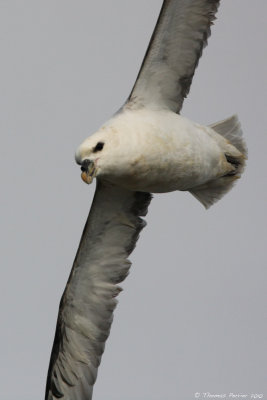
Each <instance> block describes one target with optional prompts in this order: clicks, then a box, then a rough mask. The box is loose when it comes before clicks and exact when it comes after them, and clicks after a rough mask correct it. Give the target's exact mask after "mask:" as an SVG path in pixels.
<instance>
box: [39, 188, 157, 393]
mask: <svg viewBox="0 0 267 400" xmlns="http://www.w3.org/2000/svg"><path fill="white" fill-rule="evenodd" d="M150 200H151V195H150V194H149V193H141V192H131V191H128V190H125V189H122V188H118V187H116V186H112V185H108V184H104V183H102V182H100V181H98V183H97V189H96V193H95V197H94V200H93V204H92V207H91V210H90V213H89V217H88V219H87V222H86V225H85V228H84V231H83V234H82V238H81V242H80V245H79V248H78V251H77V255H76V258H75V260H74V264H73V267H72V271H71V274H70V277H69V280H68V282H67V285H66V288H65V291H64V293H63V296H62V299H61V302H60V307H59V314H58V321H57V327H56V334H55V339H54V345H53V349H52V354H51V360H50V365H49V370H48V377H47V386H46V396H45V399H46V400H54V399H60V398H62V399H64V400H90V399H91V396H92V390H93V385H94V382H95V380H96V376H97V369H98V366H99V364H100V360H101V356H102V353H103V351H104V347H105V341H106V339H107V337H108V336H109V331H110V326H111V323H112V317H113V310H114V308H115V307H116V303H117V300H116V296H117V295H118V294H119V292H120V290H121V289H120V288H119V287H118V286H117V284H118V283H119V282H121V281H123V280H124V279H125V277H126V276H127V274H128V271H129V268H130V265H131V263H130V261H129V260H128V259H127V257H128V255H129V254H130V253H131V252H132V250H133V249H134V247H135V244H136V241H137V239H138V236H139V232H140V231H141V230H142V228H143V227H144V225H145V222H144V220H143V219H142V218H140V216H143V215H145V214H146V212H147V208H148V205H149V203H150Z"/></svg>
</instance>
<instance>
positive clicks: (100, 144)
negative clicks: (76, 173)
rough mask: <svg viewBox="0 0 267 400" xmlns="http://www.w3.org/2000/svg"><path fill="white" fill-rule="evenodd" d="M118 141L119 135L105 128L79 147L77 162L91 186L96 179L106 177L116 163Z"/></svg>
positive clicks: (82, 175)
mask: <svg viewBox="0 0 267 400" xmlns="http://www.w3.org/2000/svg"><path fill="white" fill-rule="evenodd" d="M111 133H112V134H111ZM118 140H119V139H118V134H116V132H114V131H113V132H111V130H110V128H109V127H106V126H104V127H102V128H100V130H99V131H97V132H96V133H94V134H93V135H92V136H89V137H88V138H87V139H86V140H85V141H84V142H83V143H82V144H81V145H80V146H79V147H78V149H77V151H76V153H75V160H76V162H77V164H79V165H80V166H81V170H82V174H81V178H82V180H83V181H84V182H86V183H88V184H90V183H91V182H92V181H93V179H94V177H96V176H98V175H105V174H106V173H107V171H108V170H109V169H110V167H111V166H112V165H113V164H115V163H116V159H117V156H118V155H117V154H116V149H117V148H118Z"/></svg>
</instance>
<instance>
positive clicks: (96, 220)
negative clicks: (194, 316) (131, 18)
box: [45, 0, 246, 400]
mask: <svg viewBox="0 0 267 400" xmlns="http://www.w3.org/2000/svg"><path fill="white" fill-rule="evenodd" d="M218 6H219V0H165V1H164V2H163V5H162V9H161V12H160V15H159V19H158V21H157V24H156V27H155V29H154V32H153V35H152V38H151V41H150V44H149V47H148V50H147V52H146V55H145V58H144V61H143V63H142V66H141V69H140V72H139V74H138V77H137V80H136V82H135V84H134V87H133V89H132V92H131V94H130V96H129V98H128V99H127V101H126V103H125V104H124V105H123V107H122V108H121V109H120V110H119V111H118V112H117V113H116V114H115V115H114V116H113V117H112V118H111V119H110V120H109V121H108V122H106V123H105V124H104V125H103V126H102V127H101V128H100V129H99V130H98V131H97V132H96V133H94V134H93V135H92V136H90V137H89V138H88V139H86V140H85V141H84V142H83V143H82V144H81V145H80V146H79V148H78V149H77V151H76V161H77V163H78V164H79V165H80V166H81V170H82V179H83V180H84V181H85V182H86V183H91V182H92V180H93V179H94V178H95V177H96V181H97V184H96V191H95V195H94V200H93V203H92V206H91V210H90V213H89V217H88V219H87V222H86V225H85V228H84V231H83V234H82V238H81V241H80V245H79V248H78V251H77V254H76V257H75V260H74V264H73V267H72V270H71V273H70V277H69V279H68V282H67V285H66V288H65V291H64V293H63V296H62V298H61V302H60V306H59V314H58V321H57V327H56V333H55V339H54V345H53V349H52V354H51V359H50V365H49V370H48V377H47V386H46V395H45V400H55V399H64V400H90V399H91V398H92V391H93V385H94V383H95V380H96V376H97V370H98V367H99V364H100V361H101V356H102V354H103V351H104V347H105V342H106V339H107V338H108V336H109V331H110V327H111V323H112V318H113V310H114V308H115V307H116V304H117V300H116V296H117V295H118V294H119V292H120V291H121V289H120V287H119V286H117V284H118V283H120V282H121V281H123V280H124V279H125V277H126V276H127V274H128V272H129V268H130V266H131V263H130V261H129V260H128V256H129V254H130V253H131V252H132V250H133V249H134V247H135V245H136V242H137V239H138V236H139V233H140V231H141V230H142V229H143V227H144V226H145V222H144V220H143V219H142V216H145V215H146V213H147V208H148V205H149V203H150V201H151V193H159V192H169V191H174V190H182V191H184V190H187V191H189V192H191V193H192V194H193V195H194V196H195V197H196V198H197V199H198V200H199V201H200V202H201V203H202V204H203V205H204V206H205V207H206V208H207V207H209V206H210V205H212V204H213V203H214V202H215V201H217V200H219V199H220V198H221V197H222V196H223V195H224V194H225V193H226V192H227V191H228V190H229V189H230V188H231V187H232V185H233V183H234V182H235V180H236V179H237V178H239V177H240V174H241V173H242V171H243V169H244V165H245V159H246V146H245V143H244V141H243V139H242V131H241V127H240V123H239V121H238V118H237V117H236V116H233V117H230V118H228V119H226V120H224V121H221V122H218V123H216V124H213V125H211V126H202V125H200V124H197V123H195V122H192V121H190V120H188V119H186V118H184V117H182V116H181V115H180V110H181V108H182V105H183V100H184V98H185V97H186V95H187V94H188V92H189V89H190V85H191V82H192V78H193V75H194V72H195V68H196V67H197V64H198V60H199V58H200V56H201V54H202V50H203V47H204V46H205V45H206V43H207V38H208V37H209V35H210V26H211V24H212V22H213V20H214V19H215V14H216V11H217V9H218Z"/></svg>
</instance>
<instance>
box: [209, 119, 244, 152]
mask: <svg viewBox="0 0 267 400" xmlns="http://www.w3.org/2000/svg"><path fill="white" fill-rule="evenodd" d="M210 128H212V129H213V130H214V131H215V132H217V133H219V134H220V135H222V136H223V137H224V138H225V139H227V140H229V142H231V143H232V144H233V145H234V146H235V147H236V148H237V150H239V151H240V152H241V153H242V154H243V155H244V156H245V157H246V156H247V146H246V143H245V141H244V139H243V132H242V128H241V124H240V122H239V119H238V116H237V115H232V116H231V117H229V118H227V119H224V120H223V121H219V122H216V123H215V124H212V125H210Z"/></svg>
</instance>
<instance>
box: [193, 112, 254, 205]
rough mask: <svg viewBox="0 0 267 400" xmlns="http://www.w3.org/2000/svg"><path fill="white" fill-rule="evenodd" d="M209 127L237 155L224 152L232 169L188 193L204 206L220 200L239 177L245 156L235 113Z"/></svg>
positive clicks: (245, 151)
mask: <svg viewBox="0 0 267 400" xmlns="http://www.w3.org/2000/svg"><path fill="white" fill-rule="evenodd" d="M210 128H212V129H213V130H214V131H215V132H217V133H219V134H220V135H221V136H223V137H224V138H225V139H227V140H228V141H229V142H230V143H231V144H232V145H233V146H234V147H235V148H236V149H237V150H238V151H239V156H237V155H236V154H235V155H233V154H229V153H225V157H226V160H227V162H229V163H230V164H232V165H233V167H234V169H233V171H231V172H230V173H228V174H227V175H225V176H222V177H220V178H217V179H215V180H213V181H210V182H207V183H205V184H203V185H199V186H197V187H195V188H193V189H192V190H190V193H191V194H192V195H193V196H194V197H196V198H197V199H198V200H199V201H200V202H201V203H202V204H203V205H204V207H206V208H209V207H210V206H211V205H212V204H214V203H215V202H216V201H218V200H220V199H221V198H222V197H223V196H224V195H225V194H226V193H227V192H228V191H229V190H230V189H231V188H232V187H233V185H234V183H235V181H236V180H237V179H239V178H240V176H241V174H242V172H243V170H244V167H245V160H246V158H247V147H246V144H245V141H244V140H243V137H242V129H241V125H240V122H239V120H238V117H237V116H236V115H233V116H232V117H230V118H227V119H225V120H223V121H220V122H217V123H215V124H212V125H210Z"/></svg>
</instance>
